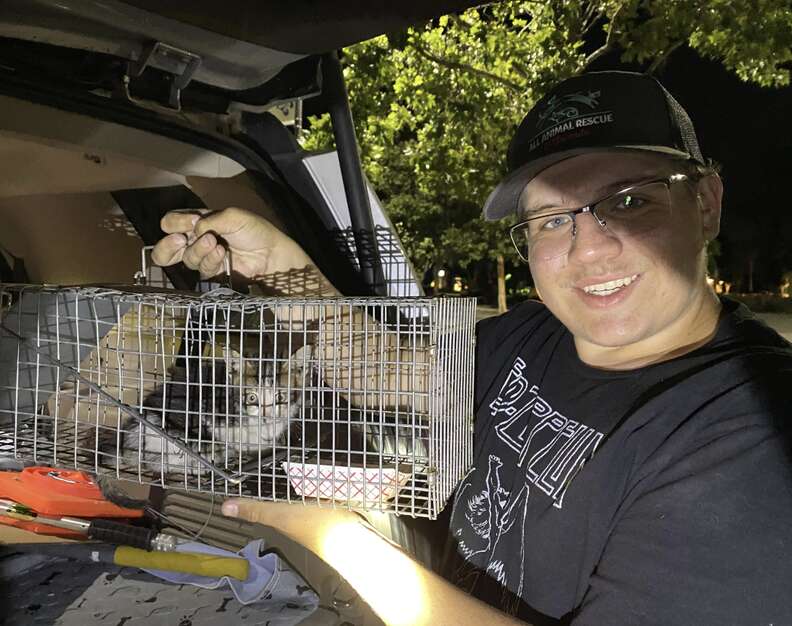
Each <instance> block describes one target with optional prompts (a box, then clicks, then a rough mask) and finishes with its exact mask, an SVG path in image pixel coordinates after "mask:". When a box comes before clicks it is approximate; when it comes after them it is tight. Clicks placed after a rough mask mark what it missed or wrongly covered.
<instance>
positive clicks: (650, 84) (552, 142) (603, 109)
mask: <svg viewBox="0 0 792 626" xmlns="http://www.w3.org/2000/svg"><path fill="white" fill-rule="evenodd" d="M624 150H643V151H651V152H660V153H664V154H668V155H672V156H675V157H679V158H682V159H692V160H694V161H697V162H699V163H701V164H704V158H703V157H702V156H701V150H700V149H699V145H698V140H697V139H696V132H695V130H693V123H692V122H691V121H690V117H688V114H687V113H686V112H685V110H684V109H683V108H682V107H681V106H680V104H679V103H678V102H677V101H676V100H675V99H674V97H673V96H672V95H671V94H670V93H668V91H666V90H665V88H664V87H663V86H662V85H661V84H660V83H659V82H658V81H657V80H656V79H655V78H653V77H652V76H649V75H647V74H640V73H636V72H619V71H609V72H589V73H587V74H581V75H580V76H575V77H573V78H569V79H567V80H565V81H563V82H561V83H559V84H558V85H556V86H555V87H554V88H553V89H552V90H550V92H548V93H547V94H546V95H545V96H544V97H543V98H542V99H541V100H539V102H537V103H536V105H534V107H533V108H532V109H531V110H530V111H529V112H528V114H527V115H526V116H525V117H524V118H523V121H522V122H521V123H520V126H519V128H518V129H517V132H516V134H515V135H514V138H513V139H512V141H511V143H510V144H509V151H508V153H507V163H508V166H509V174H508V175H507V176H506V177H505V178H504V179H503V180H502V181H501V182H500V184H498V186H497V187H496V188H495V189H494V190H493V191H492V193H491V194H490V195H489V197H488V198H487V202H486V203H485V204H484V217H485V218H486V219H488V220H497V219H500V218H502V217H507V216H509V215H516V214H517V211H518V203H519V199H520V194H521V193H522V191H523V189H525V185H527V184H528V182H529V181H530V180H531V179H532V178H533V177H534V176H536V175H537V174H538V173H539V172H541V171H542V170H544V169H545V168H548V167H550V166H551V165H553V164H555V163H558V162H559V161H563V160H564V159H568V158H570V157H573V156H577V155H579V154H585V153H588V152H609V151H624Z"/></svg>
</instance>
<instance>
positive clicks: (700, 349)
mask: <svg viewBox="0 0 792 626" xmlns="http://www.w3.org/2000/svg"><path fill="white" fill-rule="evenodd" d="M509 163H510V166H511V170H512V171H511V173H510V174H509V175H508V176H507V177H506V179H505V180H504V181H503V182H502V183H501V184H500V185H499V186H498V187H497V189H496V190H495V191H494V192H493V193H492V195H491V196H490V198H489V200H488V201H487V205H486V207H485V215H486V216H487V217H488V218H490V219H498V218H503V217H513V218H514V222H515V223H514V225H513V226H512V227H511V229H510V233H509V235H508V236H511V238H512V241H513V242H514V244H515V248H516V251H517V253H518V254H519V255H520V256H521V257H522V258H523V259H524V260H525V261H527V262H528V263H529V264H530V267H531V272H532V274H533V277H534V280H535V283H536V286H537V288H538V290H539V292H540V293H541V296H542V300H543V302H542V303H539V302H529V303H526V304H524V305H521V306H519V307H516V308H515V309H513V310H512V311H510V312H509V313H507V314H505V315H502V316H500V317H497V318H491V319H489V320H484V321H483V322H481V323H480V324H479V327H478V343H477V357H476V358H477V361H476V364H475V366H476V392H475V394H476V397H475V407H476V426H475V435H474V457H475V458H474V465H473V467H472V468H471V469H470V471H469V472H468V473H467V475H466V476H465V478H464V479H463V480H462V482H461V484H460V485H459V487H458V488H457V492H456V496H455V498H454V504H453V509H452V512H451V521H450V536H451V541H450V547H451V548H452V554H453V555H454V556H455V557H461V559H458V558H457V559H449V560H455V561H456V562H454V563H452V564H450V565H449V567H448V571H446V572H445V574H446V577H447V578H449V579H451V580H453V581H454V582H455V583H456V585H457V586H456V587H455V586H452V585H450V584H448V582H447V581H446V580H444V579H443V578H441V577H439V576H437V575H436V574H435V573H433V572H430V571H428V570H426V569H425V568H423V567H422V566H420V565H418V564H416V563H414V562H412V561H409V559H407V557H406V556H405V555H404V554H402V553H400V552H399V551H398V550H396V549H395V548H394V547H393V546H392V545H391V544H389V543H387V542H386V541H384V540H383V539H381V538H379V537H377V536H375V535H373V533H370V532H369V531H367V530H365V529H363V528H362V527H361V526H360V523H359V520H358V518H356V517H355V516H354V515H351V514H349V513H348V512H345V511H341V510H326V509H316V508H312V507H305V508H303V507H295V506H292V505H285V504H282V503H278V504H275V503H259V502H250V501H244V500H240V501H229V502H226V503H225V505H224V507H223V511H224V513H225V514H227V515H239V516H241V517H245V518H247V519H250V520H256V521H260V522H262V523H265V524H268V525H272V526H275V527H277V528H279V529H281V530H282V531H283V532H284V533H286V534H287V535H289V536H291V537H292V538H293V539H295V540H296V541H298V542H300V543H302V544H303V545H305V546H306V547H308V548H309V549H311V550H314V551H315V552H317V554H319V555H320V556H321V557H322V558H324V559H325V560H327V562H328V563H330V565H332V566H333V567H335V568H337V569H338V570H339V572H340V573H341V574H342V575H344V576H345V577H346V578H347V580H348V581H349V582H350V583H351V584H352V585H353V586H354V587H355V588H356V589H357V591H358V593H359V594H360V596H361V597H362V598H363V599H364V600H366V601H367V602H368V603H369V604H370V605H371V607H372V608H373V609H374V610H375V611H376V612H377V613H378V614H379V615H380V617H382V618H383V620H384V621H385V622H386V623H388V624H454V625H461V624H475V625H476V626H478V625H480V624H507V623H514V619H513V618H512V617H510V616H516V617H517V618H520V619H529V620H531V621H532V622H534V623H535V624H538V623H547V622H549V623H558V622H557V620H559V619H560V620H562V621H563V622H564V623H566V622H568V621H569V620H572V622H573V623H574V624H576V625H582V624H596V625H602V626H605V625H608V626H610V625H613V624H619V625H621V624H640V625H646V624H658V625H669V624H685V625H687V624H697V625H702V624H704V625H708V624H711V625H713V626H714V625H716V624H717V625H721V624H792V598H790V594H789V581H790V580H792V465H791V464H790V456H791V454H792V445H791V444H790V428H789V423H790V414H792V406H790V405H791V404H792V403H791V402H790V396H789V393H790V389H792V350H791V349H790V346H789V344H788V343H787V342H786V341H784V340H783V339H782V338H781V337H780V336H779V335H778V334H776V333H775V332H774V331H772V330H771V329H769V328H768V327H766V326H765V325H763V324H762V323H760V322H758V321H757V320H756V319H755V318H754V317H753V316H752V315H751V313H750V312H749V311H748V310H747V309H745V307H743V306H741V305H738V304H737V303H735V302H732V301H729V300H720V299H719V298H718V297H716V295H715V294H714V293H713V292H712V290H711V289H710V288H709V287H708V285H707V281H706V272H705V269H706V254H707V251H706V250H707V243H708V241H711V240H712V239H713V238H714V237H715V236H716V235H717V234H718V225H719V220H720V208H721V196H722V185H721V180H720V178H719V177H718V175H717V173H716V172H715V171H714V170H713V168H711V167H709V166H708V165H707V163H706V162H705V160H704V158H703V157H702V155H701V152H700V150H699V147H698V143H697V140H696V135H695V133H694V130H693V126H692V124H691V122H690V120H689V119H688V116H687V114H686V113H685V112H684V111H683V110H682V108H681V107H680V106H679V104H678V103H677V102H676V101H675V100H674V99H673V98H672V97H671V96H670V95H669V94H668V93H667V92H666V91H665V90H664V89H663V87H662V86H661V85H660V84H659V83H658V82H657V81H655V80H654V79H653V78H651V77H648V76H644V75H640V74H631V73H624V72H603V73H592V74H586V75H583V76H580V77H576V78H573V79H570V80H568V81H566V82H564V83H561V84H560V85H558V86H556V87H555V88H554V89H553V90H551V92H550V93H549V94H548V95H547V96H546V97H545V98H543V99H542V100H541V101H540V102H539V103H538V104H537V105H536V106H535V107H534V109H533V110H532V111H530V112H529V113H528V115H527V116H526V118H525V119H524V121H523V123H522V124H521V126H520V128H519V129H518V132H517V134H516V136H515V138H514V140H513V142H512V144H511V147H510V150H509ZM757 208H760V207H757ZM163 229H164V230H165V231H166V232H168V233H171V234H170V235H169V236H167V237H165V238H164V239H163V240H162V241H160V243H159V244H158V245H157V247H156V248H155V250H154V254H153V257H154V259H155V261H156V262H159V263H161V264H169V263H175V262H177V261H180V260H184V262H185V263H186V264H187V265H188V266H189V267H192V268H197V269H200V271H201V273H202V274H203V275H204V276H207V277H208V276H213V275H215V274H217V273H218V272H220V270H221V268H222V266H223V265H222V263H223V258H224V255H225V253H226V247H228V248H230V249H231V251H232V254H233V256H234V258H236V259H238V260H241V261H243V263H237V264H236V267H237V269H239V268H244V273H245V274H246V275H247V276H249V277H250V278H253V279H255V280H262V281H264V282H265V283H266V280H267V276H269V275H272V274H273V273H275V272H283V271H289V270H292V269H304V268H306V267H309V266H311V260H310V259H309V258H308V257H307V255H306V254H305V253H304V252H303V251H302V250H301V249H300V248H299V246H297V244H296V243H295V242H293V241H292V240H290V239H289V238H288V237H286V236H285V235H283V234H282V233H280V232H279V231H278V230H277V229H274V228H273V227H272V225H271V224H268V223H267V222H265V221H264V220H263V219H262V218H260V217H258V216H256V215H254V214H252V213H248V212H246V211H242V210H240V209H233V208H232V209H227V210H225V211H221V212H218V213H215V214H212V215H209V216H207V217H204V218H199V217H198V216H190V215H186V214H184V213H172V214H169V215H167V216H166V217H165V218H164V219H163ZM218 236H220V237H221V238H222V243H221V240H219V239H218ZM504 236H507V235H506V234H504ZM368 323H369V324H371V323H375V322H373V321H369V322H368ZM458 587H462V588H463V589H464V590H466V591H467V592H469V594H471V595H472V596H473V597H471V595H468V594H465V593H461V592H460V591H459V589H458ZM479 600H483V601H484V602H480V601H479ZM485 603H486V604H485ZM492 607H496V608H497V609H499V611H496V610H494V609H493V608H492Z"/></svg>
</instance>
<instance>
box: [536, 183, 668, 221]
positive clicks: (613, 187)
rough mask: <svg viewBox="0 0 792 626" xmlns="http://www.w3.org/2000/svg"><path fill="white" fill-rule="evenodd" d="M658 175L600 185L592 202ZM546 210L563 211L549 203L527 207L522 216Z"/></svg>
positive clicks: (555, 204)
mask: <svg viewBox="0 0 792 626" xmlns="http://www.w3.org/2000/svg"><path fill="white" fill-rule="evenodd" d="M657 176H659V174H652V173H646V174H644V175H642V176H631V177H630V178H626V179H623V180H615V181H613V182H610V183H607V184H605V185H602V186H601V187H597V188H596V189H595V190H594V192H593V193H592V197H593V199H592V202H597V201H598V200H601V199H602V198H606V197H607V196H608V195H609V194H611V193H616V192H618V191H620V190H622V189H626V188H627V187H632V186H633V185H639V184H641V183H642V182H645V181H649V180H652V179H653V178H656V177H657ZM568 208H569V209H575V208H578V207H568ZM548 209H558V210H559V211H563V210H564V209H563V208H561V207H559V206H558V203H555V202H549V203H546V204H542V205H539V206H528V207H526V208H525V210H524V211H523V215H528V214H530V213H541V212H542V211H547V210H548Z"/></svg>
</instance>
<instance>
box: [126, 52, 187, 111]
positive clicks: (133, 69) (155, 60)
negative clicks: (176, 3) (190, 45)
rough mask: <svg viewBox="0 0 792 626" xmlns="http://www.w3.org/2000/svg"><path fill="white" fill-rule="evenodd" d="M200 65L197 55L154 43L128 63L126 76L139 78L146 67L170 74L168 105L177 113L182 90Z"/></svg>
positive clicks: (179, 107) (179, 108)
mask: <svg viewBox="0 0 792 626" xmlns="http://www.w3.org/2000/svg"><path fill="white" fill-rule="evenodd" d="M200 65H201V57H199V56H198V55H197V54H193V53H192V52H189V51H188V50H182V49H181V48H176V47H175V46H171V45H169V44H166V43H162V42H161V41H155V42H154V43H153V44H151V45H149V46H147V47H146V48H144V49H143V52H142V53H141V55H140V58H138V59H137V60H136V61H130V62H129V66H128V75H129V77H130V78H134V77H137V76H140V75H141V74H143V72H144V71H145V69H146V68H147V67H156V68H157V69H160V70H162V71H164V72H168V73H169V74H172V75H173V80H172V82H171V87H170V96H169V98H168V105H169V106H170V107H171V108H173V109H176V110H177V111H179V110H181V92H182V89H184V88H185V87H187V85H189V84H190V81H191V80H192V78H193V76H194V75H195V72H196V71H197V70H198V68H199V67H200Z"/></svg>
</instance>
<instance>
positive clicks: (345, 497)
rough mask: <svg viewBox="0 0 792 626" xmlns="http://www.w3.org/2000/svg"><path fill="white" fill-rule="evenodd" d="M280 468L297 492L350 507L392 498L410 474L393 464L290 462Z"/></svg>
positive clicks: (306, 496) (304, 495)
mask: <svg viewBox="0 0 792 626" xmlns="http://www.w3.org/2000/svg"><path fill="white" fill-rule="evenodd" d="M281 467H282V468H283V470H284V471H285V472H286V474H287V475H288V476H289V482H290V483H291V485H292V487H293V488H294V490H295V491H296V492H297V494H298V495H300V496H302V497H304V498H317V497H318V498H322V499H325V500H335V501H340V502H345V503H349V504H351V505H353V506H362V505H363V504H364V503H365V504H368V505H372V504H376V503H378V502H380V501H383V502H385V501H390V500H393V499H394V498H395V497H396V495H397V494H398V492H399V490H400V489H402V488H403V487H404V486H405V485H406V484H407V483H408V482H409V480H410V478H411V477H412V474H410V473H409V472H403V471H400V470H398V469H396V468H395V467H383V468H379V467H349V466H344V465H329V464H322V463H319V464H317V463H289V462H288V461H284V462H283V463H282V464H281Z"/></svg>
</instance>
